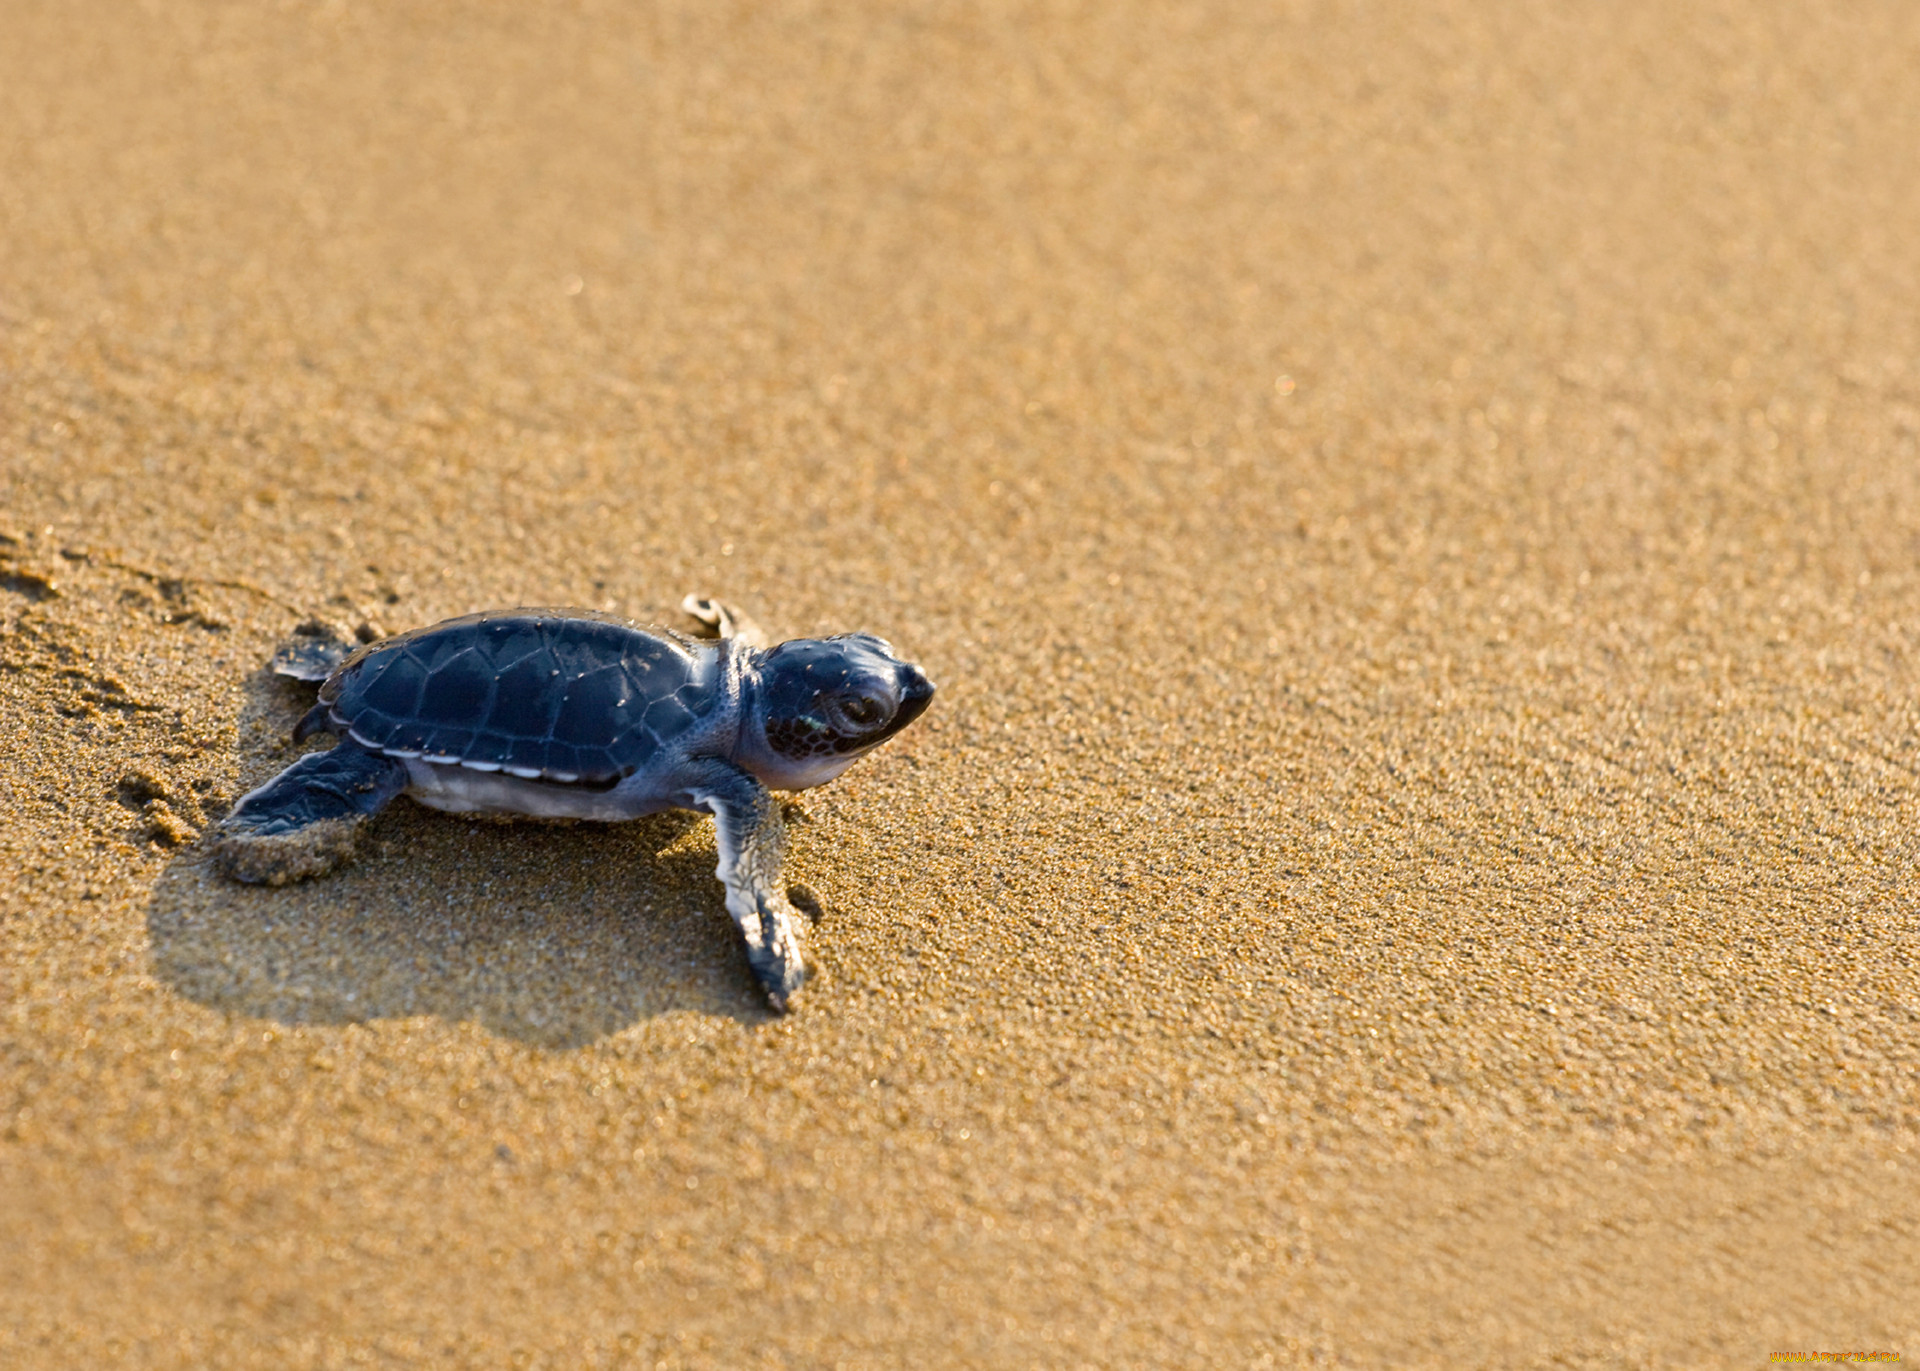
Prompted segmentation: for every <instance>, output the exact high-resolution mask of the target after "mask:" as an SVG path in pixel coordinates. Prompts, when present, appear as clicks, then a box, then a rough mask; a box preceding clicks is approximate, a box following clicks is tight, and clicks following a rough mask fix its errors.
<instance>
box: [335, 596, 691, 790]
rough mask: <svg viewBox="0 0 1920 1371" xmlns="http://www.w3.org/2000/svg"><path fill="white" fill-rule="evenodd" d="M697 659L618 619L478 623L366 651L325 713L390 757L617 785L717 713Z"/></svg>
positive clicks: (553, 614) (516, 618)
mask: <svg viewBox="0 0 1920 1371" xmlns="http://www.w3.org/2000/svg"><path fill="white" fill-rule="evenodd" d="M695 648H696V645H695V644H694V643H693V642H692V641H691V640H689V639H685V638H682V637H680V636H679V635H678V634H675V633H671V632H669V631H667V630H664V629H655V628H642V627H640V626H639V625H637V624H633V623H630V622H629V621H627V620H625V619H618V618H614V617H613V616H611V615H595V614H586V613H582V612H581V611H578V610H571V611H561V610H516V611H512V612H508V613H499V614H475V615H469V616H468V617H467V618H464V619H454V620H450V621H449V622H447V623H443V624H436V625H434V626H433V627H431V628H424V629H416V630H415V631H413V632H412V633H403V634H401V635H400V636H399V637H396V638H389V639H386V640H385V641H384V642H379V643H373V644H370V645H369V646H367V647H363V648H361V649H360V650H359V651H358V652H355V653H354V654H353V655H352V656H351V657H349V658H347V660H346V661H344V662H342V663H341V664H340V669H339V670H338V671H336V672H334V674H333V675H332V676H330V677H328V679H327V682H326V684H325V685H324V686H322V687H321V689H320V700H321V702H322V703H323V704H324V705H326V706H327V712H328V720H329V723H330V725H331V727H332V728H333V729H334V731H335V732H336V733H338V734H343V735H344V734H347V733H348V732H349V731H351V734H352V736H353V737H354V738H356V739H357V740H358V741H360V742H361V743H363V744H365V745H366V746H368V747H374V748H378V749H379V750H380V751H382V752H385V753H388V754H389V755H392V756H396V757H424V758H426V759H427V760H429V761H435V762H458V763H460V764H461V765H463V766H469V767H477V768H480V769H483V770H503V771H508V772H511V773H512V774H514V775H517V776H526V777H529V778H531V777H536V776H537V777H540V778H541V779H544V780H548V781H552V782H555V783H559V784H577V785H611V784H614V783H617V782H618V781H619V780H620V778H621V777H623V776H629V775H632V774H633V772H634V771H636V770H638V769H639V768H640V767H643V766H645V765H646V764H647V762H648V761H650V760H651V759H652V758H653V756H654V755H655V754H656V753H657V752H658V751H659V750H660V748H661V747H662V746H663V745H664V744H665V743H666V742H667V741H668V740H670V739H671V738H673V737H675V736H676V735H678V734H680V733H682V732H684V731H685V730H686V729H688V728H689V727H691V726H692V725H693V723H694V722H695V720H697V719H698V718H700V717H701V716H703V715H704V714H706V713H707V711H708V710H709V709H710V707H711V706H712V704H713V699H714V697H713V688H712V686H711V685H710V684H709V683H707V682H706V681H704V680H702V679H700V677H699V675H698V673H697V672H696V670H695V666H696V659H695V656H694V651H695Z"/></svg>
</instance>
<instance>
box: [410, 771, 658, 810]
mask: <svg viewBox="0 0 1920 1371" xmlns="http://www.w3.org/2000/svg"><path fill="white" fill-rule="evenodd" d="M400 760H401V761H402V762H403V763H405V765H406V768H407V789H406V794H408V795H410V796H412V797H413V798H414V799H415V800H417V801H419V802H420V803H421V804H423V805H426V806H427V807H428V808H429V809H444V810H446V811H447V812H449V813H452V814H524V815H526V816H527V817H529V818H534V819H597V820H599V821H600V822H602V823H617V822H619V821H620V820H622V819H637V818H639V817H640V816H641V815H643V814H657V813H659V812H660V811H661V810H663V809H672V808H674V805H673V804H672V803H671V802H670V801H668V800H667V799H666V797H664V796H663V795H661V793H660V788H659V786H658V782H657V781H656V780H655V779H653V778H650V777H647V776H645V775H640V776H629V777H628V778H627V779H626V780H624V781H622V782H621V783H620V784H619V785H617V786H615V787H614V788H613V789H612V790H583V789H581V788H580V787H578V786H568V785H553V784H550V783H548V782H546V781H538V780H530V779H528V778H526V777H522V776H514V775H510V774H509V773H507V772H505V771H480V770H476V769H475V768H473V767H471V766H461V765H459V764H457V763H456V764H454V765H444V764H437V763H434V762H429V761H427V760H425V759H424V758H421V757H402V758H400Z"/></svg>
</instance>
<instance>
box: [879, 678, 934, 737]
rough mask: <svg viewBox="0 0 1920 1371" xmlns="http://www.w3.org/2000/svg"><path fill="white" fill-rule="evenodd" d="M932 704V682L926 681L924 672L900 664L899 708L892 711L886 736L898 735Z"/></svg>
mask: <svg viewBox="0 0 1920 1371" xmlns="http://www.w3.org/2000/svg"><path fill="white" fill-rule="evenodd" d="M932 703H933V682H932V681H929V680H928V679H927V675H926V673H925V672H924V671H922V670H920V668H919V667H917V666H912V665H910V664H908V663H906V662H902V663H901V664H900V707H899V708H898V709H897V710H895V711H894V714H893V723H892V724H891V725H890V726H889V727H888V729H887V733H888V736H892V735H893V734H895V733H898V732H899V731H900V730H901V729H903V728H905V727H906V726H907V725H908V724H910V723H912V722H913V721H914V720H915V719H917V718H919V717H920V716H921V715H922V714H924V713H926V711H927V706H928V705H930V704H932Z"/></svg>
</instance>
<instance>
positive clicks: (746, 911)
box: [682, 758, 807, 1010]
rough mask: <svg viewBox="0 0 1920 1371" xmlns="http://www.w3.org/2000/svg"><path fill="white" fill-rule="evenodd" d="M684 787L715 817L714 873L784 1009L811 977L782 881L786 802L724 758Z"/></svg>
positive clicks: (755, 962)
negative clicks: (782, 813)
mask: <svg viewBox="0 0 1920 1371" xmlns="http://www.w3.org/2000/svg"><path fill="white" fill-rule="evenodd" d="M682 784H683V785H684V786H685V793H686V795H687V796H688V798H689V800H690V802H691V803H692V805H693V806H694V807H695V808H697V809H704V810H707V811H708V812H709V813H711V814H712V815H713V828H714V832H715V833H716V834H718V836H719V841H720V866H719V869H718V870H717V871H716V872H715V873H714V874H715V875H717V876H719V878H720V880H721V882H722V884H724V885H725V886H726V888H727V913H729V914H731V915H732V916H733V921H734V923H736V924H738V925H739V927H740V936H741V937H742V938H744V939H745V940H746V944H747V961H748V963H749V964H750V965H752V967H753V974H754V975H756V976H758V977H759V978H760V985H761V987H762V988H763V989H764V990H765V991H766V992H767V1003H769V1004H771V1005H772V1006H773V1007H774V1008H775V1009H780V1010H784V1009H787V1008H789V1007H790V1006H791V1005H792V1003H793V997H794V996H795V995H796V994H798V993H799V991H800V987H801V985H802V984H803V983H804V982H805V981H806V978H807V968H806V962H805V959H804V958H803V956H802V954H801V951H800V935H799V933H798V932H797V920H796V918H795V911H794V908H793V906H792V905H791V904H790V903H788V901H787V894H786V890H785V888H784V887H783V886H782V885H781V883H780V858H781V857H782V856H783V855H784V854H785V851H786V846H787V831H786V826H785V824H783V823H782V822H781V819H780V805H779V803H778V802H777V801H776V800H775V799H774V798H773V796H772V795H771V794H769V793H768V791H767V788H766V787H765V786H763V785H761V784H760V782H758V781H756V780H755V779H754V778H753V777H751V776H749V775H748V774H747V773H746V772H744V771H742V770H740V769H739V768H738V767H736V766H734V765H732V764H731V763H729V762H723V761H720V760H719V759H718V758H705V759H703V760H701V761H698V762H695V763H693V764H692V765H691V766H689V767H688V769H687V771H686V773H684V778H683V781H682Z"/></svg>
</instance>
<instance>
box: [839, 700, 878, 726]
mask: <svg viewBox="0 0 1920 1371" xmlns="http://www.w3.org/2000/svg"><path fill="white" fill-rule="evenodd" d="M840 712H841V713H842V714H845V715H846V716H847V719H848V721H849V722H851V723H854V724H858V725H859V726H860V727H862V728H865V727H867V726H868V725H869V724H877V723H879V722H880V715H881V709H880V702H879V701H878V700H872V699H869V698H867V697H866V696H865V695H856V696H854V697H853V698H852V699H850V700H844V701H842V702H841V705H840Z"/></svg>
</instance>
